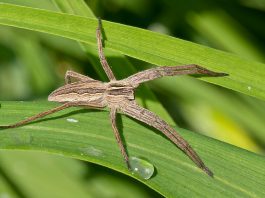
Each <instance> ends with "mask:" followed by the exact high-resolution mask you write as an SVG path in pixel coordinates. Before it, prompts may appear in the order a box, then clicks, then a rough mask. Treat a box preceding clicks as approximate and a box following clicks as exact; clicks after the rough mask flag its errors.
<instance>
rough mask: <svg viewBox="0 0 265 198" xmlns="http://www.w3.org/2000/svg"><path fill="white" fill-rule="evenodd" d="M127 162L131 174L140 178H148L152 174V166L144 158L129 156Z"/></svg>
mask: <svg viewBox="0 0 265 198" xmlns="http://www.w3.org/2000/svg"><path fill="white" fill-rule="evenodd" d="M129 163H130V166H131V169H132V174H134V175H136V176H137V177H139V178H141V179H146V180H147V179H150V178H151V177H152V175H153V174H154V170H155V168H154V166H153V164H151V163H149V162H148V161H146V160H143V159H140V158H138V157H130V159H129Z"/></svg>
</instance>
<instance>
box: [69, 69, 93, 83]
mask: <svg viewBox="0 0 265 198" xmlns="http://www.w3.org/2000/svg"><path fill="white" fill-rule="evenodd" d="M64 79H65V84H70V83H72V80H77V81H83V82H89V81H97V80H94V79H93V78H90V77H88V76H85V75H82V74H79V73H77V72H74V71H71V70H68V71H67V72H66V73H65V76H64Z"/></svg>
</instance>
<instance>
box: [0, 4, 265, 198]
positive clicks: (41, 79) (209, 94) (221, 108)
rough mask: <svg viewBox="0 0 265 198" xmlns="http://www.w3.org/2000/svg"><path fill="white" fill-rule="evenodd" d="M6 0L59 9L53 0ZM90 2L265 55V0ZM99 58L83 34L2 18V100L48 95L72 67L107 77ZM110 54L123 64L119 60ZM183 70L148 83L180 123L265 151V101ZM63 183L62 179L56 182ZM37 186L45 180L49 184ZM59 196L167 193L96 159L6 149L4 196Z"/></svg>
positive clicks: (111, 12)
mask: <svg viewBox="0 0 265 198" xmlns="http://www.w3.org/2000/svg"><path fill="white" fill-rule="evenodd" d="M0 2H6V3H14V4H17V5H24V6H30V7H36V8H42V9H49V10H54V11H58V9H57V8H56V7H55V6H54V4H53V3H52V1H49V0H38V1H36V0H23V1H22V0H0ZM86 2H87V4H88V5H89V7H90V8H91V9H92V10H93V12H94V14H95V15H96V16H100V17H101V18H102V19H105V20H109V21H113V22H118V23H122V24H126V25H131V26H135V27H140V28H144V29H149V30H152V31H158V32H161V33H163V34H168V35H171V36H174V37H178V38H181V39H185V40H189V41H192V42H196V43H199V44H203V45H207V46H210V47H213V48H216V49H220V50H223V51H228V52H231V53H235V54H238V55H239V56H242V57H244V58H248V59H251V60H255V61H259V62H264V60H265V55H264V53H262V52H263V51H264V50H265V36H264V35H265V25H264V21H265V12H264V11H265V1H264V0H251V1H248V0H232V1H225V0H215V1H211V0H185V1H184V0H87V1H86ZM154 42H155V41H154ZM89 57H90V58H89ZM128 60H129V61H130V62H131V63H132V64H133V65H135V68H136V69H137V70H143V69H144V68H146V67H148V66H150V65H148V64H147V63H145V62H142V61H139V60H135V59H133V58H130V57H128ZM93 61H95V59H91V55H90V56H89V55H87V54H85V52H84V51H83V50H82V49H81V47H80V46H79V45H78V44H77V43H76V42H75V41H72V40H68V39H64V38H60V37H55V36H51V35H47V34H42V33H37V32H31V31H26V30H22V29H16V28H11V27H4V26H0V100H1V101H3V100H39V99H40V100H46V99H47V95H48V94H49V93H50V92H51V91H52V90H54V89H55V88H57V87H59V86H61V85H62V84H63V82H64V74H65V72H66V70H68V69H72V70H75V71H77V72H80V73H83V74H86V75H89V76H91V77H93V78H95V79H100V78H101V77H99V76H98V75H97V72H96V71H94V69H93V67H92V66H91V65H92V64H94V63H93ZM110 62H111V63H112V64H114V63H116V64H118V62H115V60H111V61H110ZM216 64H218V63H216ZM116 67H117V66H116ZM120 75H121V76H122V73H121V74H119V76H120ZM124 77H125V76H124ZM178 78H179V83H178V84H177V85H172V83H170V79H169V78H168V79H167V81H165V82H163V85H164V84H165V83H166V84H167V85H168V86H163V87H162V86H160V83H159V80H157V81H155V82H152V83H148V86H149V87H151V89H152V90H153V91H154V93H155V94H156V96H157V97H158V98H159V100H160V101H161V103H162V104H163V105H164V107H165V108H166V109H167V111H168V112H169V114H170V115H171V117H172V118H173V120H174V121H175V123H176V125H178V126H180V127H182V128H186V129H190V130H192V131H196V132H199V133H202V134H205V135H207V136H210V137H213V138H216V139H219V140H221V141H225V142H228V143H230V144H233V145H236V146H239V147H242V148H244V149H247V150H250V151H253V152H256V153H260V154H263V153H264V149H265V131H264V128H265V119H264V117H265V103H264V101H261V100H258V99H255V98H252V97H249V96H246V95H243V94H240V93H237V92H233V91H230V90H226V89H224V88H221V87H217V86H214V85H212V84H208V83H205V82H202V81H199V80H197V79H194V78H191V77H178ZM103 80H105V79H103ZM249 89H251V87H249ZM209 132H211V133H209ZM29 175H31V176H30V177H29ZM17 178H20V179H17ZM32 183H34V184H35V188H33V187H32ZM58 183H60V187H59V188H58V186H57V188H53V185H54V184H58ZM36 186H38V187H39V188H40V189H41V188H43V190H42V192H40V190H39V189H38V188H36ZM43 192H46V193H47V194H45V193H43ZM77 193H78V194H77ZM63 195H64V196H63ZM51 196H52V197H67V196H68V197H73V196H76V197H159V196H160V195H159V194H157V193H156V192H153V191H152V190H150V189H148V188H146V187H145V186H143V185H142V184H140V183H139V182H137V181H135V180H132V179H130V178H128V177H126V176H123V175H121V174H119V173H116V172H114V171H111V170H109V169H106V168H103V167H100V166H97V165H94V164H90V163H85V162H81V161H77V160H71V159H65V158H63V157H58V156H50V155H47V154H42V155H41V157H40V154H38V155H36V154H35V153H34V152H22V151H8V152H7V151H1V152H0V198H2V197H51Z"/></svg>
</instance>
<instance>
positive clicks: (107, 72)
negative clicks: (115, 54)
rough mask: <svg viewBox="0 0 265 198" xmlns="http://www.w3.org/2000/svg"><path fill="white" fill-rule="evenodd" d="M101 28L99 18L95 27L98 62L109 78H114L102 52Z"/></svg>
mask: <svg viewBox="0 0 265 198" xmlns="http://www.w3.org/2000/svg"><path fill="white" fill-rule="evenodd" d="M101 29H102V23H101V19H100V18H99V19H98V27H97V34H96V36H97V43H98V55H99V59H100V63H101V65H102V67H103V69H104V71H105V73H106V74H107V76H108V78H109V80H116V78H115V76H114V74H113V72H112V70H111V69H110V66H109V64H108V62H107V60H106V58H105V55H104V52H103V46H102V36H101Z"/></svg>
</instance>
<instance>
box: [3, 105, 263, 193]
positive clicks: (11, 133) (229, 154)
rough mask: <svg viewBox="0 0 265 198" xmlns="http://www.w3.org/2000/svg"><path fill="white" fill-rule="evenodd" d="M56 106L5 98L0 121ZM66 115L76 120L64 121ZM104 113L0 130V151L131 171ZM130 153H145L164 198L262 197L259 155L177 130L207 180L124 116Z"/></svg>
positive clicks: (72, 112)
mask: <svg viewBox="0 0 265 198" xmlns="http://www.w3.org/2000/svg"><path fill="white" fill-rule="evenodd" d="M52 107H54V104H51V103H48V102H25V103H20V102H3V103H2V109H1V112H2V113H1V114H0V120H1V123H0V124H1V125H2V124H8V123H12V122H14V121H17V120H20V119H22V118H24V117H26V116H30V115H33V114H36V113H37V112H40V111H43V110H46V109H49V108H52ZM67 118H72V119H75V120H78V122H77V123H72V122H68V121H67ZM108 118H109V116H108V112H104V111H91V110H80V109H74V108H73V109H68V110H66V111H64V112H59V113H56V114H55V115H52V116H49V117H48V118H45V119H43V120H42V121H37V122H35V123H32V124H29V125H27V126H24V127H20V128H16V129H7V130H1V133H0V148H1V149H23V150H40V151H47V152H50V153H57V154H62V155H64V156H68V157H73V158H77V159H82V160H86V161H90V162H93V163H97V164H101V165H103V166H107V167H109V168H112V169H114V170H117V171H119V172H122V173H124V174H127V175H130V176H132V177H133V175H131V174H130V173H129V172H128V171H127V169H126V166H125V165H124V162H123V159H122V157H121V154H120V151H119V148H118V145H116V142H115V138H114V136H113V133H112V129H111V127H110V121H109V119H108ZM119 124H120V127H121V128H122V129H123V130H122V131H123V136H124V139H125V141H126V146H127V149H128V151H129V155H130V156H138V157H144V158H146V159H147V160H148V161H150V162H151V163H152V164H154V166H155V167H156V171H157V174H156V175H155V176H154V177H152V178H151V179H150V180H148V181H142V182H143V183H145V184H146V185H148V186H150V187H151V188H153V189H155V190H156V191H158V192H160V193H161V194H162V195H164V196H166V197H173V196H174V197H177V196H181V197H199V196H200V197H264V196H265V189H264V188H263V187H264V185H265V180H264V177H265V159H264V157H262V156H259V155H257V154H254V153H251V152H248V151H246V150H243V149H239V148H237V147H234V146H231V145H229V144H225V143H222V142H219V141H216V140H213V139H210V138H206V137H203V136H201V135H198V134H195V133H192V132H189V131H187V130H183V129H178V130H179V131H180V133H181V134H182V135H183V136H184V138H186V139H187V140H188V141H189V142H190V144H191V145H192V146H193V147H194V149H195V150H196V151H197V152H198V153H199V154H200V156H201V157H202V159H203V160H204V161H205V163H206V164H207V165H208V166H209V167H210V168H211V169H212V170H213V172H214V174H215V177H214V178H210V177H208V176H207V175H205V174H204V173H203V172H202V171H201V170H200V169H198V168H197V167H196V166H195V165H194V164H193V163H192V162H191V161H190V160H189V159H188V158H187V156H185V155H184V154H183V153H182V152H181V151H180V150H178V149H177V148H176V147H175V146H174V145H173V144H171V143H170V142H169V141H168V140H167V139H165V138H164V137H162V136H161V135H159V134H157V133H154V130H152V129H150V128H149V127H146V126H144V125H141V124H139V123H137V122H135V121H134V120H131V119H129V118H127V117H125V116H122V119H120V120H119Z"/></svg>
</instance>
